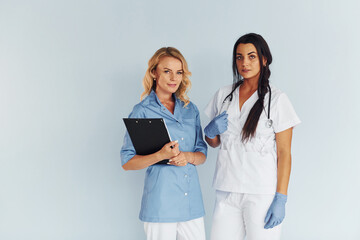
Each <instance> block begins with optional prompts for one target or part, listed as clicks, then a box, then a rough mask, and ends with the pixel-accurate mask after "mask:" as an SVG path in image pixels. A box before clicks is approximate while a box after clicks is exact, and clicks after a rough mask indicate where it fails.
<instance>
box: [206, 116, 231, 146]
mask: <svg viewBox="0 0 360 240" xmlns="http://www.w3.org/2000/svg"><path fill="white" fill-rule="evenodd" d="M227 117H228V114H227V113H226V111H224V112H223V113H221V114H220V115H219V116H217V117H215V118H214V119H213V120H212V121H211V122H210V123H209V124H208V125H207V126H206V127H205V129H204V133H205V135H206V136H207V137H208V138H210V139H213V138H215V137H216V136H217V135H220V134H222V133H223V132H225V131H226V130H227V127H228V119H227Z"/></svg>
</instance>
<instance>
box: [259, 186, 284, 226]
mask: <svg viewBox="0 0 360 240" xmlns="http://www.w3.org/2000/svg"><path fill="white" fill-rule="evenodd" d="M286 200H287V196H286V195H284V194H281V193H278V192H277V193H276V194H275V197H274V200H273V202H272V203H271V205H270V208H269V210H268V212H267V214H266V217H265V227H264V228H265V229H269V228H273V227H275V226H277V225H279V224H280V223H281V222H282V221H283V220H284V217H285V203H286Z"/></svg>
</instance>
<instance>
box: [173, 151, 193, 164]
mask: <svg viewBox="0 0 360 240" xmlns="http://www.w3.org/2000/svg"><path fill="white" fill-rule="evenodd" d="M187 155H188V154H187V153H184V152H180V153H179V155H177V156H175V157H173V158H171V159H170V160H169V163H168V164H170V165H174V166H178V167H183V166H186V164H188V162H189V161H188V156H187Z"/></svg>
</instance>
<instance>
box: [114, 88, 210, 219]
mask: <svg viewBox="0 0 360 240" xmlns="http://www.w3.org/2000/svg"><path fill="white" fill-rule="evenodd" d="M174 98H175V99H176V100H175V109H174V114H172V113H171V112H169V110H167V108H166V107H164V105H162V104H161V102H160V100H159V98H158V97H157V95H156V93H155V92H154V91H152V92H151V93H150V94H149V96H147V97H146V98H145V99H144V100H143V101H141V102H140V103H139V104H137V105H135V106H134V109H133V111H132V112H131V114H130V115H129V118H163V119H164V121H165V123H166V125H167V128H168V131H169V134H170V137H171V139H172V140H173V141H174V140H178V141H179V149H180V151H183V152H202V153H204V154H205V156H206V155H207V145H206V143H205V142H204V140H203V135H202V129H201V125H200V115H199V110H198V109H197V107H196V106H195V104H193V103H191V102H190V103H189V104H188V105H187V106H186V107H184V102H182V101H181V100H180V99H178V98H176V97H175V96H174ZM135 154H136V152H135V149H134V147H133V145H132V142H131V139H130V137H129V134H128V133H127V132H126V134H125V137H124V144H123V146H122V148H121V162H122V165H124V164H125V163H126V162H127V161H129V160H130V159H131V158H132V157H134V156H135ZM204 214H205V211H204V206H203V200H202V195H201V189H200V183H199V178H198V174H197V171H196V167H195V165H193V164H190V163H188V164H187V165H186V166H184V167H178V166H172V165H166V164H165V165H163V164H161V165H152V166H149V167H148V169H147V171H146V175H145V186H144V192H143V197H142V202H141V211H140V216H139V218H140V220H141V221H144V222H183V221H189V220H192V219H196V218H199V217H202V216H204Z"/></svg>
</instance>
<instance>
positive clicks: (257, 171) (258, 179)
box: [243, 152, 277, 186]
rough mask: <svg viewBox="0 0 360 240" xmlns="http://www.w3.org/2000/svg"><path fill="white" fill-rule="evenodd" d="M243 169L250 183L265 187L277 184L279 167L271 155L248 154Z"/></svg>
mask: <svg viewBox="0 0 360 240" xmlns="http://www.w3.org/2000/svg"><path fill="white" fill-rule="evenodd" d="M243 167H244V169H246V171H245V172H246V175H247V178H248V181H249V182H253V183H257V184H259V185H263V186H267V185H273V184H276V181H277V166H276V161H275V160H274V159H273V156H272V155H271V154H269V153H268V154H265V155H262V154H260V153H258V152H246V153H245V159H244V161H243Z"/></svg>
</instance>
